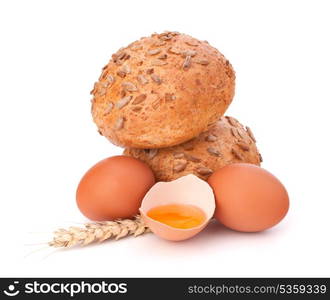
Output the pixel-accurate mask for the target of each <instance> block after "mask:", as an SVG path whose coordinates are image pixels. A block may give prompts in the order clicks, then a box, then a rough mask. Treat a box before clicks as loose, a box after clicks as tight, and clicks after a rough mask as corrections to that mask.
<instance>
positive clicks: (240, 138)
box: [124, 117, 261, 181]
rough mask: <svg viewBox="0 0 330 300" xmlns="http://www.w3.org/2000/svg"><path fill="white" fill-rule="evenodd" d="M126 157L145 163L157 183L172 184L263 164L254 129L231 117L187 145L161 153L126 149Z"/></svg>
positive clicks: (163, 150) (222, 119) (161, 150)
mask: <svg viewBox="0 0 330 300" xmlns="http://www.w3.org/2000/svg"><path fill="white" fill-rule="evenodd" d="M124 154H125V155H129V156H133V157H135V158H138V159H140V160H142V161H144V162H146V163H147V164H148V165H149V166H150V167H151V169H152V170H153V172H154V174H155V177H156V180H157V181H171V180H174V179H176V178H179V177H181V176H184V175H187V174H189V173H193V174H195V175H196V176H198V177H200V178H202V179H204V180H207V178H208V177H209V176H210V175H211V174H212V172H213V171H215V170H217V169H219V168H221V167H224V166H225V165H228V164H232V163H239V162H245V163H252V164H255V165H260V163H261V156H260V154H259V152H258V149H257V147H256V144H255V139H254V137H253V135H252V131H251V129H250V128H248V127H244V126H243V125H242V124H240V123H239V122H238V121H237V120H236V119H235V118H232V117H222V118H221V119H220V120H219V121H218V122H217V123H216V124H214V125H213V126H211V127H210V128H209V130H207V131H206V132H204V133H202V134H201V135H199V136H198V137H197V138H194V139H192V140H190V141H188V142H186V143H183V144H180V145H177V146H174V147H168V148H163V149H158V150H157V149H150V150H143V149H125V151H124Z"/></svg>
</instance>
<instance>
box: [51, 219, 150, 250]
mask: <svg viewBox="0 0 330 300" xmlns="http://www.w3.org/2000/svg"><path fill="white" fill-rule="evenodd" d="M84 226H85V227H74V226H72V227H69V228H68V229H62V228H61V229H58V230H56V231H55V232H54V237H53V240H52V241H51V242H49V243H48V245H49V246H51V247H55V248H61V247H63V248H69V247H73V246H76V245H81V246H85V245H88V244H90V243H92V242H103V241H105V240H107V239H110V238H113V239H115V240H119V239H121V238H123V237H125V236H128V235H134V236H138V235H141V234H143V233H146V232H149V231H150V230H149V228H148V227H147V225H146V224H145V223H144V222H143V220H142V219H141V217H140V216H136V217H135V219H134V220H130V219H124V220H116V221H104V222H95V223H87V224H85V225H84Z"/></svg>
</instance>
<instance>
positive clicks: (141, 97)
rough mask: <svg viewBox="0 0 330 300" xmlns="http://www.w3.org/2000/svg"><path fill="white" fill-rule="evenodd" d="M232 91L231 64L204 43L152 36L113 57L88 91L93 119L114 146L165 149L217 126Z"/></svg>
mask: <svg viewBox="0 0 330 300" xmlns="http://www.w3.org/2000/svg"><path fill="white" fill-rule="evenodd" d="M234 88H235V73H234V71H233V68H232V66H231V64H230V63H229V61H228V60H227V59H226V58H225V57H224V56H223V55H222V54H221V53H220V52H219V51H218V50H217V49H215V48H213V47H211V46H210V45H209V44H208V42H206V41H199V40H197V39H195V38H192V37H191V36H189V35H185V34H180V33H177V32H164V33H162V34H153V35H151V36H150V37H143V38H141V39H140V40H139V41H135V42H134V43H132V44H130V45H129V46H127V47H126V48H121V49H120V50H119V51H118V52H117V53H115V54H113V55H112V59H111V60H110V61H109V63H108V64H107V65H106V66H105V67H104V68H103V72H102V74H101V76H100V78H99V81H98V82H97V83H95V86H94V89H93V91H92V94H93V95H94V99H93V100H92V114H93V119H94V121H95V123H96V124H97V126H98V128H99V132H100V134H102V135H104V136H105V137H107V138H108V139H109V140H110V141H111V142H112V143H114V144H116V145H118V146H122V147H134V148H149V149H150V148H162V147H169V146H173V145H177V144H180V143H183V142H185V141H188V140H190V139H191V138H194V137H196V136H198V135H199V134H200V133H201V132H203V131H205V130H206V129H207V128H208V127H209V126H210V125H211V124H213V123H214V122H216V121H217V120H218V119H219V118H220V117H221V116H222V115H223V114H224V112H225V111H226V109H227V107H228V106H229V104H230V103H231V101H232V98H233V96H234Z"/></svg>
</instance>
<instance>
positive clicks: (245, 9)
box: [0, 0, 330, 277]
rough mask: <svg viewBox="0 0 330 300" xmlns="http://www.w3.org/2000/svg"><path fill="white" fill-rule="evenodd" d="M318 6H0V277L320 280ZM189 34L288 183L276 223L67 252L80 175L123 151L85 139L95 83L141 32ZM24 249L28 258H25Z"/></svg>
mask: <svg viewBox="0 0 330 300" xmlns="http://www.w3.org/2000/svg"><path fill="white" fill-rule="evenodd" d="M328 3H329V2H328V1H301V0H300V1H233V0H230V1H213V0H200V1H192V0H189V1H177V0H176V1H170V0H167V1H143V0H139V1H81V0H80V1H32V0H31V1H1V4H0V31H1V35H0V39H1V40H0V89H1V98H0V124H1V132H0V138H1V146H0V151H1V152H0V153H1V155H0V176H1V177H0V230H1V242H0V243H1V246H0V253H1V255H0V275H1V276H234V277H236V276H330V262H329V253H330V241H329V239H330V235H329V229H330V193H329V190H330V176H329V174H330V170H329V168H330V163H329V162H330V158H329V157H330V151H329V146H330V143H329V140H330V135H329V129H330V126H329V109H330V82H329V80H330V39H329V28H330V18H329V15H330V6H329V5H328ZM163 30H174V31H180V32H184V33H188V34H190V35H192V36H194V37H197V38H199V39H202V40H208V41H209V42H210V44H211V45H213V46H215V47H217V48H218V49H219V50H220V51H221V52H223V53H224V54H225V55H226V56H227V58H228V59H229V60H230V61H231V63H232V64H233V66H234V68H235V70H236V75H237V88H236V95H235V99H234V101H233V103H232V105H231V107H230V108H229V110H228V112H227V114H228V115H232V116H234V117H236V118H238V119H239V120H240V121H241V122H242V123H243V124H247V125H249V126H250V127H252V129H253V130H254V133H255V135H256V137H257V140H258V147H259V148H260V151H261V153H262V155H263V157H264V164H263V167H264V168H266V169H268V170H269V171H271V172H272V173H273V174H275V175H276V176H278V177H279V178H280V180H281V181H282V182H283V183H284V184H285V185H286V187H287V189H288V192H289V195H290V198H291V207H290V211H289V214H288V215H287V217H286V218H285V220H284V221H283V222H282V223H281V224H279V225H278V226H276V227H275V228H273V229H271V230H269V231H266V232H263V233H258V234H243V233H238V232H233V231H230V230H227V229H224V228H222V227H221V226H220V225H219V224H217V223H212V224H211V225H210V226H209V227H208V228H207V229H206V230H205V231H204V232H202V233H201V234H200V235H198V236H196V237H195V238H193V239H191V240H188V241H185V242H181V243H171V242H166V241H163V240H160V239H159V238H157V237H156V236H154V235H152V234H148V235H145V236H143V237H139V238H136V239H134V238H127V239H125V240H121V241H118V242H113V241H109V242H106V243H104V244H101V245H93V246H90V247H86V248H83V249H81V248H78V249H72V250H66V251H61V250H60V251H53V250H52V249H43V250H40V251H39V252H35V253H31V252H32V251H34V250H36V249H39V248H40V247H43V245H32V246H29V245H27V244H30V243H36V242H40V243H42V242H47V241H48V239H49V238H50V237H51V234H50V235H49V233H51V232H52V230H54V229H56V228H57V227H67V226H70V225H76V224H75V223H74V222H84V221H86V220H85V219H84V218H83V216H82V215H81V214H80V212H79V211H78V209H77V208H76V204H75V189H76V186H77V184H78V182H79V180H80V178H81V176H82V175H83V173H84V172H85V171H86V170H87V169H88V168H89V167H91V166H92V165H93V164H94V163H96V162H97V161H99V160H101V159H103V158H105V157H107V156H111V155H114V154H119V153H121V149H119V148H116V147H115V146H113V145H111V144H110V143H109V142H107V140H106V139H105V138H103V137H101V136H99V135H98V134H97V131H96V127H95V126H94V124H93V122H92V120H91V116H90V95H89V91H90V90H91V89H92V86H93V83H94V81H95V80H97V78H98V76H99V74H100V71H101V68H102V67H103V65H105V64H106V63H107V61H108V60H109V58H110V56H111V54H112V53H113V52H115V51H116V50H117V49H118V48H120V47H121V46H124V45H127V44H129V43H130V42H132V41H134V40H136V39H138V38H139V37H141V36H145V35H149V34H151V33H152V32H155V31H156V32H161V31H163ZM27 254H30V255H28V256H26V255H27Z"/></svg>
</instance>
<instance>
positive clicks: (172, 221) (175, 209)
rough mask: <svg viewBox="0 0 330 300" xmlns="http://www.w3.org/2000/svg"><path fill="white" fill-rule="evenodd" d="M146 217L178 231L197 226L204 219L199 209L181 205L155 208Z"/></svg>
mask: <svg viewBox="0 0 330 300" xmlns="http://www.w3.org/2000/svg"><path fill="white" fill-rule="evenodd" d="M147 215H148V217H150V218H152V219H154V220H156V221H158V222H161V223H164V224H166V225H168V226H171V227H175V228H180V229H188V228H193V227H196V226H199V225H201V224H202V223H203V222H204V221H205V219H206V216H205V214H204V212H203V211H202V210H201V209H200V208H198V207H196V206H193V205H182V204H169V205H161V206H156V207H154V208H152V209H150V210H149V211H148V213H147Z"/></svg>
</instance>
